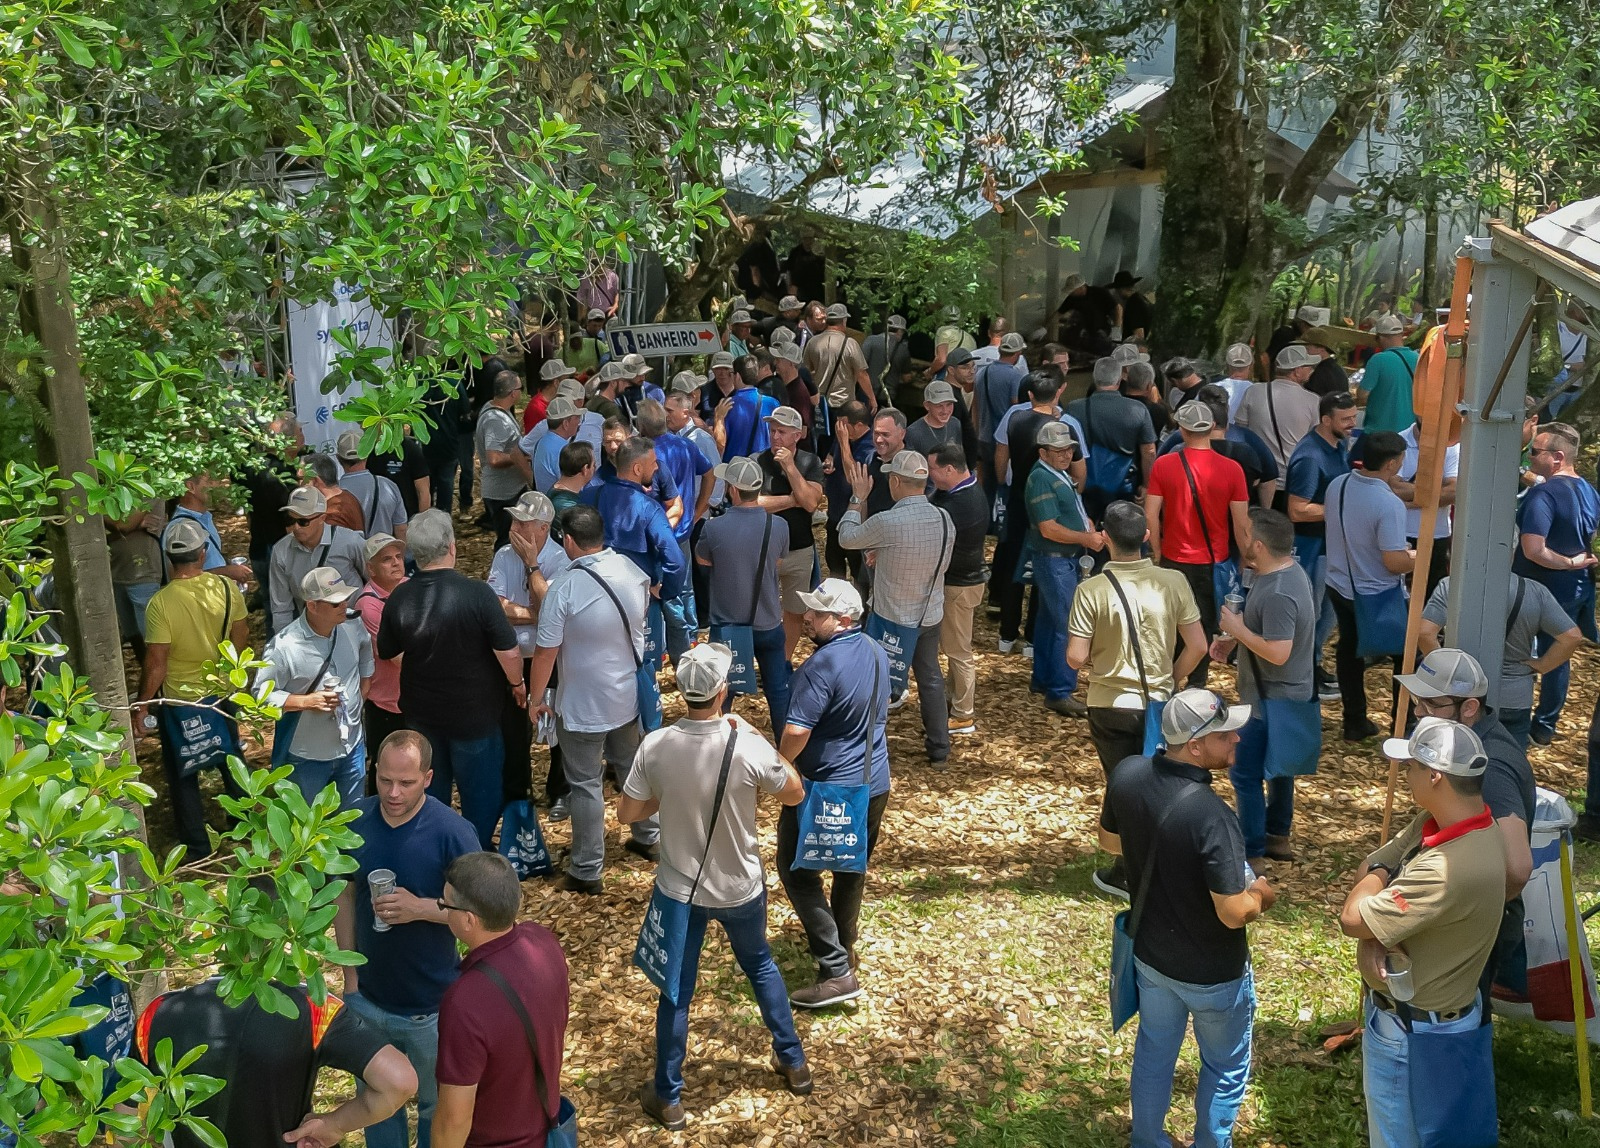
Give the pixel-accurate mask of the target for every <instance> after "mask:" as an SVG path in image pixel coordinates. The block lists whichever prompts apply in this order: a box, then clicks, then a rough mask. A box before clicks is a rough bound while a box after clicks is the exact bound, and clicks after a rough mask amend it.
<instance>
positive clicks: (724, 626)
mask: <svg viewBox="0 0 1600 1148" xmlns="http://www.w3.org/2000/svg"><path fill="white" fill-rule="evenodd" d="M771 541H772V515H770V514H769V515H767V522H766V525H765V526H764V527H762V530H761V556H760V557H759V558H757V559H756V576H755V578H754V580H753V581H752V584H751V588H750V610H749V613H748V614H747V617H748V618H749V619H750V621H749V622H747V623H739V622H713V623H711V640H712V641H713V642H721V643H722V644H723V645H724V646H727V647H728V649H730V650H732V651H733V661H732V662H731V663H730V664H729V665H728V692H729V693H730V694H733V695H735V696H737V695H739V694H753V693H755V692H756V690H757V689H758V688H759V680H758V679H757V677H756V608H757V607H758V606H759V605H760V604H761V585H762V582H763V580H764V579H765V578H766V572H767V544H768V543H769V542H771Z"/></svg>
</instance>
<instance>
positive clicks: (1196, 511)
mask: <svg viewBox="0 0 1600 1148" xmlns="http://www.w3.org/2000/svg"><path fill="white" fill-rule="evenodd" d="M1215 421H1216V420H1215V416H1213V415H1212V413H1211V408H1210V407H1208V406H1206V404H1205V403H1202V402H1199V401H1195V400H1191V401H1190V402H1187V403H1184V404H1183V406H1181V407H1179V408H1178V430H1179V431H1181V432H1182V434H1183V447H1182V448H1181V449H1179V450H1175V451H1170V452H1168V453H1167V454H1164V455H1162V456H1161V457H1159V458H1157V459H1156V461H1155V464H1154V465H1153V466H1151V468H1150V484H1149V487H1148V490H1147V491H1146V496H1145V500H1144V513H1145V518H1146V519H1147V520H1148V521H1149V523H1150V548H1151V550H1153V551H1155V553H1156V554H1157V555H1158V556H1159V557H1160V562H1161V565H1163V566H1165V567H1167V568H1168V569H1171V570H1178V571H1181V572H1182V574H1183V576H1184V578H1185V579H1187V580H1188V583H1189V587H1190V588H1191V589H1192V590H1193V591H1194V600H1195V602H1196V604H1198V605H1199V607H1200V624H1201V625H1202V626H1204V627H1205V631H1206V633H1207V634H1208V635H1213V636H1214V635H1215V634H1216V633H1217V611H1218V608H1219V607H1220V606H1221V605H1222V603H1220V602H1218V601H1216V600H1215V592H1214V591H1213V590H1212V585H1213V583H1212V577H1211V575H1212V571H1213V569H1214V567H1215V564H1216V563H1218V562H1226V561H1227V560H1228V557H1229V555H1230V554H1231V553H1238V549H1239V545H1240V544H1241V543H1243V542H1244V541H1245V540H1246V539H1247V538H1249V537H1250V502H1249V498H1250V496H1249V492H1248V490H1247V489H1246V487H1245V480H1244V468H1243V467H1241V466H1240V465H1239V464H1238V463H1236V462H1234V461H1233V460H1232V459H1231V458H1224V457H1223V456H1222V455H1220V454H1218V453H1217V452H1216V451H1214V450H1212V449H1211V428H1212V426H1213V425H1214V424H1215ZM1209 668H1210V661H1209V659H1207V658H1205V657H1202V658H1201V659H1200V664H1199V665H1198V666H1196V667H1195V669H1194V672H1193V673H1191V674H1190V675H1189V681H1188V688H1190V689H1204V688H1205V684H1206V672H1207V670H1208V669H1209Z"/></svg>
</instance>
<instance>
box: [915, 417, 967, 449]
mask: <svg viewBox="0 0 1600 1148" xmlns="http://www.w3.org/2000/svg"><path fill="white" fill-rule="evenodd" d="M943 442H953V443H956V444H957V445H959V444H960V442H961V424H960V423H959V422H958V421H957V420H956V417H955V416H954V415H951V416H950V420H949V421H948V422H946V423H945V424H944V426H942V427H931V426H929V425H928V420H927V419H926V418H920V419H918V420H917V421H916V422H914V423H912V424H911V425H910V426H908V427H907V428H906V449H907V450H914V451H916V452H917V453H918V454H921V455H926V454H927V453H928V452H929V451H930V450H932V449H933V448H934V447H936V446H938V445H939V444H940V443H943Z"/></svg>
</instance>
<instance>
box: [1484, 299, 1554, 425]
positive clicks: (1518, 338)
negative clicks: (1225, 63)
mask: <svg viewBox="0 0 1600 1148" xmlns="http://www.w3.org/2000/svg"><path fill="white" fill-rule="evenodd" d="M1545 302H1546V298H1545V295H1544V293H1543V292H1540V293H1539V294H1537V295H1535V296H1534V297H1533V298H1531V299H1529V300H1528V306H1527V308H1526V309H1525V310H1524V311H1523V312H1522V322H1521V323H1519V324H1517V333H1516V334H1515V335H1513V336H1512V337H1511V345H1510V346H1509V347H1507V348H1506V353H1505V357H1504V358H1502V359H1501V360H1500V369H1499V370H1498V371H1496V372H1495V376H1494V385H1493V386H1491V387H1490V388H1489V397H1488V398H1486V399H1484V400H1483V409H1482V410H1481V411H1479V412H1478V418H1479V419H1482V420H1487V419H1488V418H1489V412H1490V411H1491V410H1493V409H1494V405H1495V403H1497V402H1499V400H1500V388H1501V387H1504V386H1505V385H1506V376H1507V375H1509V374H1510V373H1511V361H1512V360H1513V359H1515V358H1516V357H1517V352H1518V351H1520V350H1522V344H1523V342H1524V341H1525V340H1526V339H1527V337H1528V332H1529V331H1530V330H1532V329H1533V317H1534V316H1535V315H1536V314H1538V313H1539V307H1540V305H1541V304H1543V303H1545Z"/></svg>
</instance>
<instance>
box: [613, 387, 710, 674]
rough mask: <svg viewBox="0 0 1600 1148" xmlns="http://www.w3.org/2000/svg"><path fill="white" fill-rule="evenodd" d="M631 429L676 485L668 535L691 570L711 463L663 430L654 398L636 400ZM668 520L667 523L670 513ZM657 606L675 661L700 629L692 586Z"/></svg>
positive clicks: (685, 441)
mask: <svg viewBox="0 0 1600 1148" xmlns="http://www.w3.org/2000/svg"><path fill="white" fill-rule="evenodd" d="M633 429H634V430H635V431H636V432H638V433H639V434H641V435H643V436H644V437H645V438H647V439H649V440H650V441H651V442H653V443H655V447H656V464H657V466H658V467H659V468H660V469H661V470H662V471H664V472H666V473H667V474H670V475H671V476H672V482H673V485H674V486H676V487H677V488H678V497H679V498H680V499H682V505H683V513H682V514H681V515H680V516H679V518H678V521H677V522H674V523H672V536H673V537H674V538H676V539H677V540H678V550H679V552H680V553H681V554H682V555H683V564H684V567H685V568H686V569H693V567H692V565H691V561H690V557H689V535H690V534H691V533H692V532H693V530H694V524H695V523H696V522H697V521H698V520H699V519H701V518H703V517H704V516H705V513H706V510H707V509H708V508H709V507H710V505H711V488H712V487H713V486H715V485H716V477H715V476H714V475H713V474H712V473H711V464H710V463H709V462H707V461H706V456H705V455H703V454H701V453H700V449H699V448H698V447H697V446H695V445H694V443H692V442H690V441H689V440H688V439H686V438H679V437H678V436H677V435H675V434H673V433H672V432H671V431H669V430H668V429H667V408H666V407H664V406H662V405H661V404H660V403H658V402H656V401H655V400H654V399H645V400H643V401H642V402H640V404H639V410H638V413H637V414H636V415H635V416H634V420H633ZM668 521H669V522H671V516H670V515H669V516H668ZM661 607H662V609H663V610H665V611H666V615H667V653H669V654H671V655H672V661H673V663H674V664H676V663H677V661H678V659H679V658H681V657H683V655H684V653H685V651H687V650H688V649H689V647H690V646H691V645H692V644H693V643H694V638H695V633H696V631H698V630H699V628H700V619H699V616H698V614H697V613H696V611H695V604H694V587H693V586H691V585H688V584H685V586H684V588H683V590H682V591H681V592H680V593H679V594H678V596H677V597H675V598H666V597H663V598H662V599H661Z"/></svg>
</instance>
